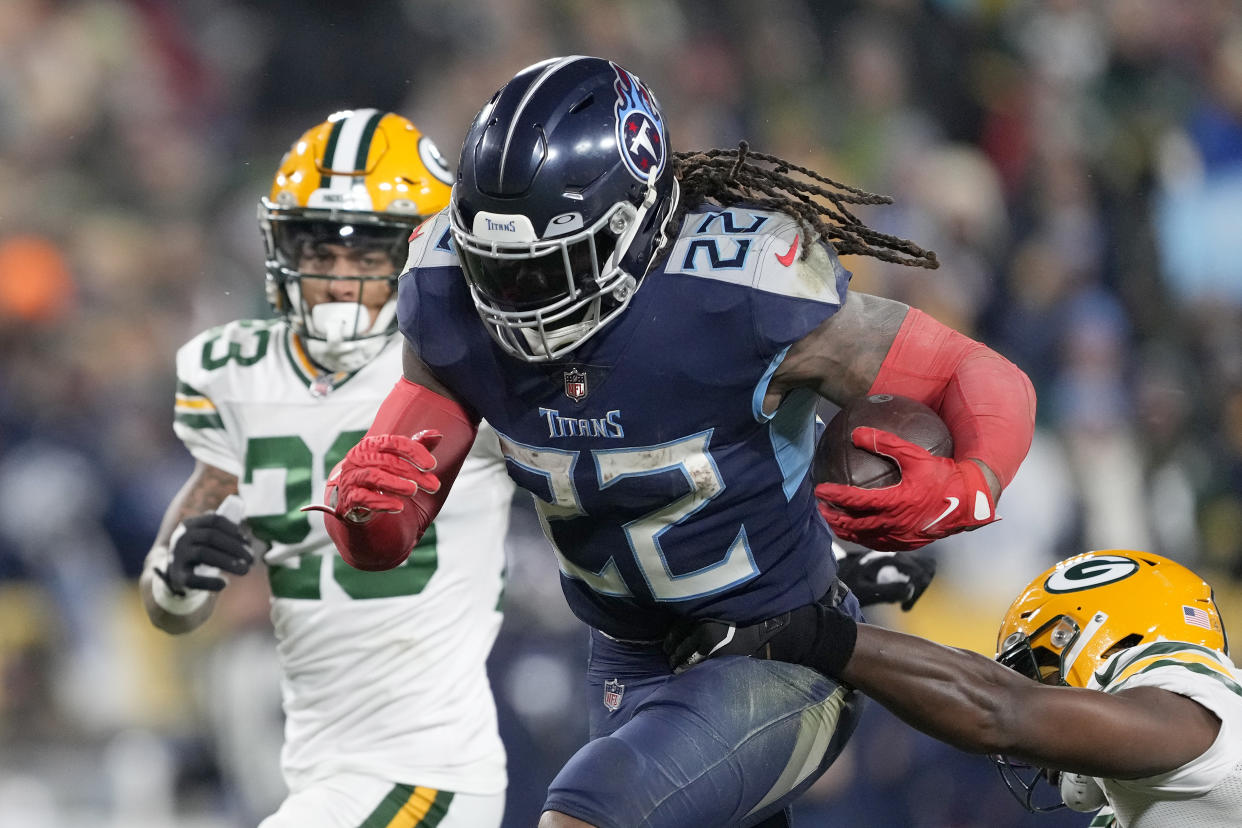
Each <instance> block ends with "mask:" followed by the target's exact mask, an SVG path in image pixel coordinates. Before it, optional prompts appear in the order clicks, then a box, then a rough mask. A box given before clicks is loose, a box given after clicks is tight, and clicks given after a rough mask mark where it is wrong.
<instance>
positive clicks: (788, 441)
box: [768, 388, 819, 500]
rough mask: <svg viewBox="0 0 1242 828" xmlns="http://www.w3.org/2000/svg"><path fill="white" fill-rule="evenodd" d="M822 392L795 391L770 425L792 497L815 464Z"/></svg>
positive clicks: (788, 494)
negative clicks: (816, 404)
mask: <svg viewBox="0 0 1242 828" xmlns="http://www.w3.org/2000/svg"><path fill="white" fill-rule="evenodd" d="M818 399H819V396H818V395H817V394H816V393H815V392H814V391H812V390H811V389H809V388H799V389H796V390H795V391H793V392H792V393H790V394H789V396H787V397H786V398H785V401H784V402H782V403H781V407H780V408H778V409H777V410H776V414H775V415H774V416H773V417H772V421H771V423H770V424H769V426H768V428H769V429H770V431H769V435H770V437H771V438H772V451H773V452H775V453H776V464H777V466H778V467H780V470H781V476H782V477H783V478H784V484H783V485H782V488H783V489H784V491H785V499H786V500H792V499H793V496H794V493H795V492H797V491H798V487H799V486H800V485H802V480H803V478H805V477H806V475H807V472H808V471H809V470H810V468H811V457H812V456H813V455H814V453H815V403H816V401H817V400H818Z"/></svg>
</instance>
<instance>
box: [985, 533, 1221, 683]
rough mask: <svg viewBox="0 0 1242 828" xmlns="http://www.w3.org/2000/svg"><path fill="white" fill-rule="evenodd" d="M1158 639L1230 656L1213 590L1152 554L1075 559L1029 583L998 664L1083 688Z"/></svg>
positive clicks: (1004, 632) (1008, 621)
mask: <svg viewBox="0 0 1242 828" xmlns="http://www.w3.org/2000/svg"><path fill="white" fill-rule="evenodd" d="M1159 639H1165V640H1169V641H1184V642H1187V643H1191V644H1200V645H1202V646H1204V647H1209V648H1211V649H1213V650H1219V651H1221V652H1224V653H1226V654H1227V653H1228V651H1229V644H1228V640H1227V639H1226V637H1225V629H1224V626H1223V625H1222V624H1221V620H1220V611H1219V610H1218V609H1217V608H1216V601H1215V600H1214V598H1213V596H1212V587H1211V586H1209V585H1208V583H1207V582H1206V581H1204V580H1203V579H1202V578H1200V577H1199V576H1198V575H1196V574H1195V573H1193V572H1191V571H1190V570H1189V569H1187V568H1186V567H1184V566H1182V565H1181V564H1179V563H1177V562H1176V561H1171V560H1169V559H1168V558H1165V557H1162V556H1160V555H1155V554H1152V553H1150V552H1136V551H1133V550H1128V549H1105V550H1098V551H1094V552H1087V553H1086V554H1084V555H1076V556H1074V557H1072V558H1067V559H1066V560H1064V561H1061V562H1060V563H1058V564H1056V565H1055V566H1053V567H1052V568H1051V569H1049V570H1048V571H1046V572H1044V573H1043V574H1041V575H1040V576H1039V577H1038V578H1036V579H1035V580H1033V581H1031V583H1030V584H1029V585H1027V587H1026V589H1025V590H1023V592H1022V594H1021V595H1019V596H1018V598H1017V600H1015V601H1014V602H1013V605H1012V606H1010V608H1009V611H1008V612H1007V613H1006V614H1005V620H1004V621H1003V622H1002V624H1001V628H1000V632H999V634H998V635H997V656H996V657H997V660H998V661H1000V662H1001V663H1003V664H1006V665H1007V666H1009V667H1013V668H1014V669H1016V670H1018V671H1019V672H1022V673H1024V674H1026V675H1028V676H1030V677H1031V678H1035V679H1038V680H1040V681H1043V682H1045V683H1057V684H1068V685H1070V686H1071V687H1086V686H1087V680H1088V679H1089V678H1090V677H1091V674H1092V673H1094V672H1095V671H1096V670H1099V669H1100V668H1101V667H1102V666H1103V665H1104V662H1106V661H1107V660H1108V659H1109V658H1110V657H1111V656H1112V655H1113V654H1115V653H1117V652H1119V651H1121V650H1124V649H1126V648H1129V647H1133V646H1135V645H1138V644H1144V643H1150V642H1153V641H1156V640H1159Z"/></svg>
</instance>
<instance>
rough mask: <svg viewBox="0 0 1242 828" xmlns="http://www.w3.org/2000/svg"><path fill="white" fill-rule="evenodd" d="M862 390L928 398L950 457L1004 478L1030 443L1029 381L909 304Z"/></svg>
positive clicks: (998, 357) (1031, 397)
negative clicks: (949, 441) (946, 435)
mask: <svg viewBox="0 0 1242 828" xmlns="http://www.w3.org/2000/svg"><path fill="white" fill-rule="evenodd" d="M867 393H868V394H899V395H901V396H905V397H913V398H914V399H916V400H918V401H920V402H922V403H923V404H925V405H928V406H931V407H932V408H933V409H935V410H936V412H937V413H938V414H939V415H940V418H941V419H942V420H944V421H945V424H946V425H947V426H948V427H949V431H950V432H952V434H953V446H954V451H953V455H954V459H955V460H958V461H961V460H966V459H974V460H979V461H981V462H983V463H984V464H986V465H987V467H988V468H989V469H991V470H992V471H993V473H995V474H996V476H997V478H998V479H999V480H1000V483H1001V488H1004V487H1005V486H1008V485H1009V482H1010V481H1011V480H1013V476H1014V475H1015V474H1017V472H1018V466H1019V465H1021V464H1022V460H1023V459H1024V458H1025V457H1026V453H1027V451H1029V450H1030V448H1031V439H1032V437H1033V436H1034V433H1035V389H1034V387H1032V385H1031V381H1030V379H1029V378H1028V377H1027V376H1026V374H1025V373H1024V372H1023V371H1022V370H1021V369H1020V368H1018V367H1017V366H1016V365H1014V364H1013V363H1012V362H1010V361H1009V360H1007V359H1005V358H1004V357H1003V356H1001V355H1000V354H998V353H996V352H995V351H993V350H992V349H991V348H988V347H987V346H986V345H984V344H983V343H981V342H976V341H975V340H973V339H971V338H969V337H966V336H963V335H962V334H960V333H958V332H957V331H955V330H953V329H952V328H949V327H947V326H945V325H942V324H941V323H939V322H937V321H936V320H935V319H933V318H932V317H930V316H928V315H927V314H925V313H923V312H922V311H920V310H918V309H917V308H910V311H909V313H907V314H906V318H905V320H904V321H903V322H902V323H901V329H900V330H899V331H898V332H897V338H896V339H894V340H893V345H892V347H891V348H890V349H889V351H888V355H887V356H885V358H884V362H883V364H881V365H880V372H879V374H878V375H877V376H876V378H875V382H873V383H872V384H871V389H870V390H869V391H868V392H867Z"/></svg>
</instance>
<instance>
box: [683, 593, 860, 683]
mask: <svg viewBox="0 0 1242 828" xmlns="http://www.w3.org/2000/svg"><path fill="white" fill-rule="evenodd" d="M857 635H858V625H857V622H855V621H854V619H853V618H850V617H849V616H848V615H846V614H845V613H843V612H841V611H840V610H839V609H837V608H836V607H833V606H829V605H828V604H825V603H822V602H817V603H814V604H808V605H806V606H803V607H798V608H797V609H796V610H793V611H791V612H786V613H782V614H781V615H777V616H775V617H773V618H769V619H767V620H765V621H760V622H759V623H757V624H749V625H746V626H742V627H739V626H737V625H736V624H734V623H732V622H729V621H722V620H719V619H715V618H706V619H700V620H687V621H685V622H683V623H681V624H678V625H675V626H674V627H673V629H672V630H670V631H669V634H668V635H667V636H665V638H664V654H665V655H666V656H668V663H669V666H670V667H671V668H672V669H673V672H674V673H680V672H681V671H682V670H685V669H687V668H690V667H693V666H694V665H696V664H698V663H699V662H700V661H703V660H705V659H708V658H715V657H717V656H722V655H742V656H753V657H755V658H765V659H772V660H773V661H787V662H789V663H791V664H802V665H805V666H807V667H810V668H811V669H813V670H817V671H819V672H820V673H823V674H824V675H826V676H834V677H835V676H836V675H838V674H839V673H840V671H841V669H842V668H844V667H845V664H846V662H848V661H849V660H850V656H851V655H853V653H854V640H855V638H856V637H857Z"/></svg>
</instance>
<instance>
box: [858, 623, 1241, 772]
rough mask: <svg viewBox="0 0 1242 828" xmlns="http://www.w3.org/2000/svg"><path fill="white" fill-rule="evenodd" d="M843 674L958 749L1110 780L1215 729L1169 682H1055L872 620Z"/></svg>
mask: <svg viewBox="0 0 1242 828" xmlns="http://www.w3.org/2000/svg"><path fill="white" fill-rule="evenodd" d="M839 677H840V678H841V679H843V680H844V681H846V682H848V683H849V684H851V685H853V686H854V687H857V688H858V689H859V690H861V691H863V692H864V693H866V694H867V695H869V696H871V697H872V698H874V699H875V700H876V701H878V702H879V703H880V704H882V705H884V706H885V707H887V708H888V709H889V710H891V711H893V712H894V713H895V714H897V715H898V716H900V717H901V718H902V719H904V720H905V721H906V722H907V723H909V724H910V725H912V726H914V727H916V728H918V729H919V730H922V731H924V732H926V733H928V734H930V735H931V736H934V737H936V738H937V739H941V740H942V741H945V742H948V743H949V744H952V745H954V746H956V747H958V748H960V749H962V750H965V751H969V752H972V753H1003V754H1006V755H1008V756H1013V757H1018V758H1022V759H1026V760H1027V761H1030V762H1032V763H1035V764H1038V765H1040V766H1043V767H1049V768H1056V769H1058V770H1066V771H1073V772H1075V773H1082V774H1087V775H1090V776H1098V777H1103V778H1108V779H1136V778H1140V777H1144V776H1151V775H1153V774H1157V773H1164V772H1167V771H1170V770H1173V769H1175V768H1179V767H1181V766H1182V765H1184V764H1186V763H1187V762H1189V761H1191V760H1192V759H1194V758H1196V757H1198V756H1200V755H1202V754H1203V753H1204V752H1205V751H1206V750H1207V749H1208V748H1209V747H1211V745H1212V742H1213V741H1214V740H1215V739H1216V735H1217V733H1218V731H1219V729H1220V721H1219V720H1218V719H1217V718H1216V717H1215V716H1214V715H1213V714H1212V713H1211V712H1209V711H1208V710H1207V708H1205V707H1203V706H1202V705H1200V704H1199V703H1197V702H1195V701H1192V700H1191V699H1189V698H1187V697H1185V696H1181V695H1178V694H1176V693H1173V692H1170V691H1168V690H1161V689H1159V688H1155V687H1135V688H1133V689H1126V690H1119V691H1118V692H1116V693H1104V692H1100V691H1098V690H1084V689H1079V688H1073V687H1052V686H1048V685H1043V684H1040V683H1038V682H1036V681H1033V680H1031V679H1028V678H1026V677H1025V676H1022V675H1020V674H1018V673H1017V672H1015V671H1013V670H1011V669H1010V668H1008V667H1005V666H1003V665H1001V664H998V663H997V662H995V661H992V660H991V659H989V658H985V657H984V656H982V655H979V654H978V653H972V652H969V651H967V650H959V649H954V648H950V647H945V646H942V645H940V644H936V643H934V642H931V641H927V640H926V639H923V638H919V637H917V636H912V635H906V634H904V633H899V632H895V631H893V630H887V629H884V628H882V627H874V626H871V625H869V624H859V625H858V636H857V639H856V642H855V645H854V652H853V654H852V655H851V656H850V658H849V661H848V662H846V664H845V667H844V668H843V669H842V670H841V671H840V675H839Z"/></svg>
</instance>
